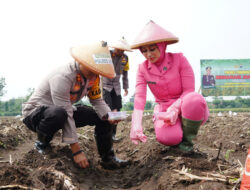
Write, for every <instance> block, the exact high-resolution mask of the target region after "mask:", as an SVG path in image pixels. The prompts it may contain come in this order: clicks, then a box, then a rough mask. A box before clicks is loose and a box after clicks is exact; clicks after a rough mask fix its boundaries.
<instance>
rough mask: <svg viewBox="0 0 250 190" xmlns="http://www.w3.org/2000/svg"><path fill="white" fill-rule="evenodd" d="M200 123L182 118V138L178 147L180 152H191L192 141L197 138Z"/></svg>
mask: <svg viewBox="0 0 250 190" xmlns="http://www.w3.org/2000/svg"><path fill="white" fill-rule="evenodd" d="M201 123H202V121H193V120H189V119H186V118H182V129H183V138H182V142H181V143H180V144H179V145H178V148H179V149H180V150H181V151H182V152H192V151H193V145H194V144H193V142H192V141H193V139H194V138H195V137H196V136H197V133H198V131H199V128H200V125H201Z"/></svg>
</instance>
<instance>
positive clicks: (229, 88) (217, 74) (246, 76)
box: [200, 59, 250, 96]
mask: <svg viewBox="0 0 250 190" xmlns="http://www.w3.org/2000/svg"><path fill="white" fill-rule="evenodd" d="M200 62H201V91H202V95H203V96H249V95H250V59H203V60H201V61H200Z"/></svg>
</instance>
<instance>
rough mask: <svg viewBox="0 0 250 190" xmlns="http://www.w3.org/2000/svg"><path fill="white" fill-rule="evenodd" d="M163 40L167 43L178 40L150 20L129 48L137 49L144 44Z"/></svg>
mask: <svg viewBox="0 0 250 190" xmlns="http://www.w3.org/2000/svg"><path fill="white" fill-rule="evenodd" d="M164 41H165V42H167V44H173V43H176V42H178V41H179V39H178V38H177V37H176V36H174V35H173V34H172V33H170V32H168V31H167V30H165V29H164V28H162V27H161V26H159V25H157V24H156V23H154V22H153V21H150V22H149V23H148V24H146V26H145V27H144V28H143V30H142V31H141V33H140V34H139V35H138V36H137V37H136V39H135V40H134V42H133V44H132V45H131V48H132V49H137V48H139V47H141V46H144V45H149V44H154V43H158V42H164Z"/></svg>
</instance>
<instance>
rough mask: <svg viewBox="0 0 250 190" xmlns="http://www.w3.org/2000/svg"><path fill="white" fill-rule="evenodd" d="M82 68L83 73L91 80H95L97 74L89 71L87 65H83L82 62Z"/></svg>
mask: <svg viewBox="0 0 250 190" xmlns="http://www.w3.org/2000/svg"><path fill="white" fill-rule="evenodd" d="M80 70H81V72H82V74H83V75H84V76H85V77H86V78H87V79H89V80H95V79H96V77H97V75H96V74H95V73H93V72H91V71H89V70H88V69H86V68H85V67H83V66H82V65H81V64H80Z"/></svg>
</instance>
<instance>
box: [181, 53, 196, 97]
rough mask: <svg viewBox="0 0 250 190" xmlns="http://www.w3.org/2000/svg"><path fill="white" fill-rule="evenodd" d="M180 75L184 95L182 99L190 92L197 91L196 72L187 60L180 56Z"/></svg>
mask: <svg viewBox="0 0 250 190" xmlns="http://www.w3.org/2000/svg"><path fill="white" fill-rule="evenodd" d="M180 74H181V82H182V90H183V92H182V94H181V97H183V96H185V95H186V94H188V93H189V92H194V90H195V78H194V71H193V69H192V67H191V65H190V63H189V62H188V60H187V58H186V57H185V56H183V55H182V54H180Z"/></svg>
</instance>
